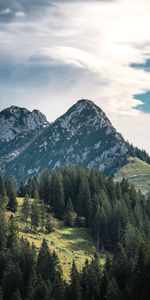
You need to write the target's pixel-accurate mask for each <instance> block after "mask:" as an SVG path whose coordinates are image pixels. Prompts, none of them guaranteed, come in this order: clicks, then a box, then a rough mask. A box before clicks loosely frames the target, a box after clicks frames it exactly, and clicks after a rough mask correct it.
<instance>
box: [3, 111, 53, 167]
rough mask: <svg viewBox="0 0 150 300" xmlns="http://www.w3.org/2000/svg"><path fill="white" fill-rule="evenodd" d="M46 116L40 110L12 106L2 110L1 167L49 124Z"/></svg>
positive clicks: (19, 152)
mask: <svg viewBox="0 0 150 300" xmlns="http://www.w3.org/2000/svg"><path fill="white" fill-rule="evenodd" d="M48 124H49V123H48V121H47V120H46V117H45V116H44V115H43V114H42V113H41V112H40V111H38V110H33V111H32V112H30V111H29V110H27V109H25V108H20V107H17V106H11V107H9V108H7V109H4V110H2V111H1V112H0V167H1V168H3V169H5V166H6V164H7V163H8V162H10V161H12V160H14V158H16V157H17V156H18V155H19V154H21V153H22V152H23V151H24V150H25V149H26V148H27V147H28V146H29V144H30V143H31V142H32V141H33V140H34V139H35V137H36V136H38V135H39V134H40V133H41V132H42V131H43V129H44V128H45V127H47V126H48Z"/></svg>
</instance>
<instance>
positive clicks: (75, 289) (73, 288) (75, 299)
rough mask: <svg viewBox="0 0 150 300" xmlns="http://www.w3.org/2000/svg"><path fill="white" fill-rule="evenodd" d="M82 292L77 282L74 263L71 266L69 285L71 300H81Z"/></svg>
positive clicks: (77, 277) (78, 281) (77, 276)
mask: <svg viewBox="0 0 150 300" xmlns="http://www.w3.org/2000/svg"><path fill="white" fill-rule="evenodd" d="M81 293H82V291H81V285H80V280H79V274H78V271H77V268H76V265H75V261H73V264H72V270H71V283H70V298H69V299H72V300H81V299H82V297H81V296H82V294H81Z"/></svg>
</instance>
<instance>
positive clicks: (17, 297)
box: [12, 289, 22, 300]
mask: <svg viewBox="0 0 150 300" xmlns="http://www.w3.org/2000/svg"><path fill="white" fill-rule="evenodd" d="M12 300H22V298H21V295H20V292H19V290H18V289H17V291H16V292H14V293H13V296H12Z"/></svg>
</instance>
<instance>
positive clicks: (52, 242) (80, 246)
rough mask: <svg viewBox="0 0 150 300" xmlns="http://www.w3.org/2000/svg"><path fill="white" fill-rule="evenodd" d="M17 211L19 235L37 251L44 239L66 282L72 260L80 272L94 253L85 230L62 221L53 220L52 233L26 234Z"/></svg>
mask: <svg viewBox="0 0 150 300" xmlns="http://www.w3.org/2000/svg"><path fill="white" fill-rule="evenodd" d="M22 202H23V199H22V198H18V203H19V207H20V208H21V206H22ZM19 211H20V209H18V213H17V219H18V225H19V235H20V236H21V237H22V236H23V237H24V238H27V239H28V241H29V242H30V243H31V244H32V243H34V244H35V246H36V248H37V249H39V248H40V245H41V243H42V240H43V238H45V239H46V240H47V242H48V245H49V248H50V249H51V250H52V251H53V250H55V252H56V253H57V254H58V257H59V260H60V263H61V266H62V270H63V276H64V278H65V279H66V280H68V279H69V276H70V268H71V265H72V261H73V259H74V260H75V262H76V265H77V268H78V270H81V269H82V268H83V266H84V264H85V260H86V259H88V260H91V259H92V257H93V256H94V254H95V253H96V247H95V244H94V241H93V240H92V238H91V237H90V235H89V234H88V231H87V229H86V228H71V227H67V226H65V225H64V222H63V221H58V220H56V219H54V231H53V232H52V233H50V234H44V233H41V232H39V233H36V234H34V233H32V232H31V233H30V232H29V233H27V232H26V231H25V228H24V225H23V223H22V222H21V221H20V215H19ZM101 263H102V264H103V263H104V260H103V259H101Z"/></svg>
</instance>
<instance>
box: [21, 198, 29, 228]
mask: <svg viewBox="0 0 150 300" xmlns="http://www.w3.org/2000/svg"><path fill="white" fill-rule="evenodd" d="M30 214H31V207H30V202H29V198H28V196H27V195H26V197H25V199H24V200H23V205H22V209H21V219H22V221H23V222H24V223H25V224H26V227H27V226H28V222H29V217H30Z"/></svg>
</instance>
